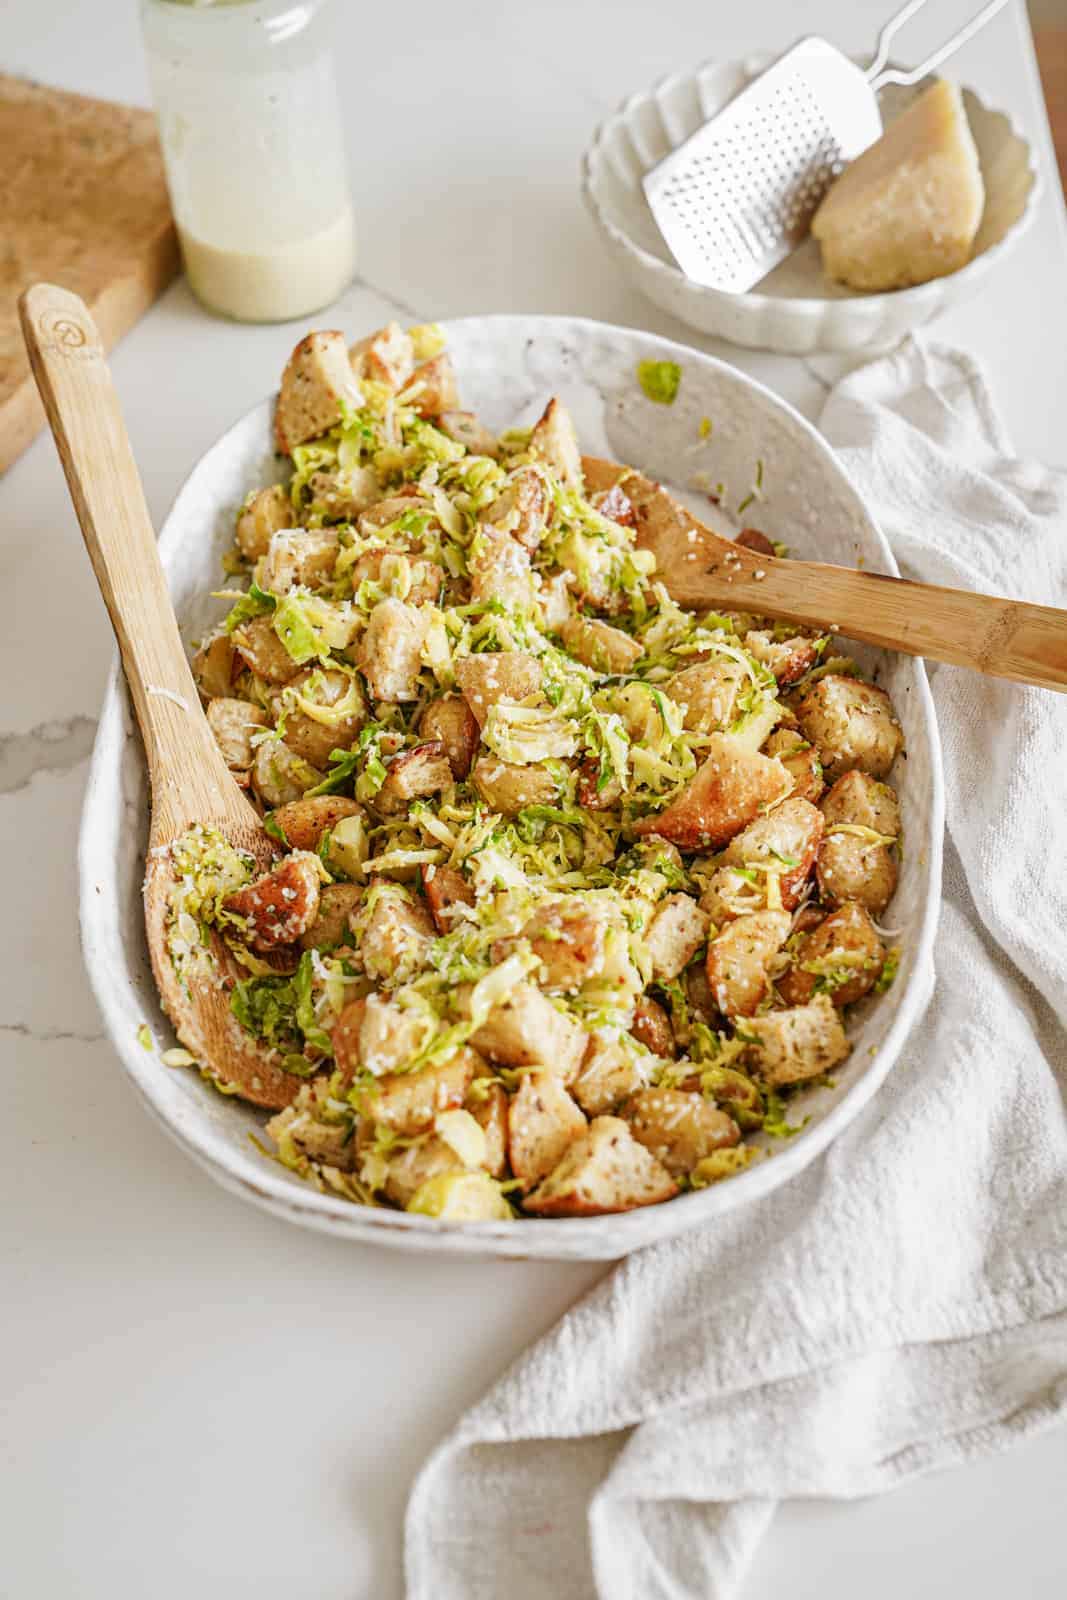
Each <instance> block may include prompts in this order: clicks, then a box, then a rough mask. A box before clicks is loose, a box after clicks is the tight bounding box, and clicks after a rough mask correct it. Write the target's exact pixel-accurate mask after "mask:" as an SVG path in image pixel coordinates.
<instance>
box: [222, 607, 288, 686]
mask: <svg viewBox="0 0 1067 1600" xmlns="http://www.w3.org/2000/svg"><path fill="white" fill-rule="evenodd" d="M230 637H231V639H232V640H233V645H234V648H235V649H236V651H237V653H238V655H239V656H240V658H241V660H242V661H243V662H244V664H245V666H246V667H247V668H248V670H249V672H254V673H255V675H256V677H257V678H262V679H263V681H264V683H273V684H284V683H292V681H293V679H294V678H295V677H296V675H297V673H298V672H299V671H300V670H301V669H300V665H299V663H298V662H296V661H294V660H293V658H292V656H291V655H290V654H289V652H288V650H287V649H286V648H285V646H284V645H283V644H282V641H281V640H280V639H279V638H278V635H277V634H276V633H275V631H274V623H273V622H272V621H271V619H270V617H250V618H249V620H248V621H247V622H242V623H241V624H240V625H239V626H238V627H236V628H235V629H234V630H233V633H232V634H231V635H230Z"/></svg>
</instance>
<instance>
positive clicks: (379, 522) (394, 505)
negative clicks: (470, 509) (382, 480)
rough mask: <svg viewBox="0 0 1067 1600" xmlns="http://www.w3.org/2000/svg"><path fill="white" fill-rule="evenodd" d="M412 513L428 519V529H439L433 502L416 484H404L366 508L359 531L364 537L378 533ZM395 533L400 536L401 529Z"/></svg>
mask: <svg viewBox="0 0 1067 1600" xmlns="http://www.w3.org/2000/svg"><path fill="white" fill-rule="evenodd" d="M412 511H414V512H418V513H419V514H420V515H421V516H426V517H428V518H429V523H428V528H431V529H434V530H436V529H438V528H439V527H440V523H439V522H438V521H437V513H436V511H435V510H434V505H433V501H432V500H428V499H427V498H426V496H425V495H424V494H423V493H422V491H421V490H420V489H419V487H418V485H417V484H414V483H405V484H401V486H400V487H399V488H398V489H397V490H396V491H395V493H393V494H387V495H383V496H382V498H381V499H380V500H376V501H375V503H374V505H372V506H368V508H367V510H366V511H364V512H363V514H362V516H361V517H360V519H359V531H360V533H362V534H364V535H367V534H372V533H380V532H381V531H382V530H383V529H385V528H388V527H389V526H390V524H391V523H394V522H399V521H400V519H401V518H402V517H405V516H407V515H408V513H409V512H412ZM396 532H397V533H398V534H401V533H402V532H403V529H401V528H397V529H396Z"/></svg>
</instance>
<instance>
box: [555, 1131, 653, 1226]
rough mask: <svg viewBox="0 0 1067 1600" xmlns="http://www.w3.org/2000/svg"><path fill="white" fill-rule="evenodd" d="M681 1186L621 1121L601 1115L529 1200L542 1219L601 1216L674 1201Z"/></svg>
mask: <svg viewBox="0 0 1067 1600" xmlns="http://www.w3.org/2000/svg"><path fill="white" fill-rule="evenodd" d="M677 1193H678V1185H677V1184H676V1183H675V1181H674V1179H673V1178H672V1177H671V1175H670V1173H669V1172H668V1171H667V1169H666V1168H665V1167H664V1166H662V1165H661V1163H660V1162H658V1161H657V1160H656V1158H655V1156H653V1155H650V1154H649V1152H648V1151H647V1150H646V1149H645V1147H644V1145H642V1144H639V1143H638V1141H637V1140H636V1139H635V1138H634V1136H633V1134H632V1133H631V1132H630V1129H629V1127H628V1126H627V1124H626V1123H625V1122H623V1121H622V1120H621V1119H620V1118H619V1117H597V1118H596V1119H595V1120H594V1121H593V1122H591V1123H590V1124H589V1128H588V1130H587V1131H586V1132H585V1133H584V1134H582V1135H581V1136H580V1137H579V1138H577V1139H575V1140H574V1142H573V1143H572V1144H570V1145H568V1147H567V1149H566V1151H565V1152H564V1155H563V1159H562V1160H561V1161H560V1163H559V1165H558V1166H557V1167H556V1168H555V1170H554V1171H552V1172H550V1173H549V1175H548V1177H547V1178H545V1179H543V1181H542V1182H541V1183H539V1184H538V1186H537V1188H536V1189H535V1190H534V1191H533V1193H532V1194H529V1195H527V1196H526V1200H525V1208H526V1210H527V1211H532V1212H533V1213H534V1214H535V1215H536V1216H541V1217H597V1216H603V1215H605V1214H606V1213H608V1212H614V1211H633V1210H635V1209H636V1207H638V1206H654V1205H658V1204H659V1203H660V1201H661V1200H671V1199H673V1197H674V1196H675V1195H676V1194H677Z"/></svg>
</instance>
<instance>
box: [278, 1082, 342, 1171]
mask: <svg viewBox="0 0 1067 1600" xmlns="http://www.w3.org/2000/svg"><path fill="white" fill-rule="evenodd" d="M315 1108H316V1102H315V1100H314V1098H312V1097H310V1096H309V1097H305V1092H304V1091H303V1090H302V1091H301V1094H300V1097H299V1099H298V1100H297V1102H296V1103H295V1104H294V1105H291V1106H287V1107H286V1108H285V1110H284V1111H280V1112H279V1113H278V1115H277V1116H276V1117H272V1118H271V1120H270V1121H269V1122H268V1123H267V1132H268V1133H269V1134H270V1136H271V1138H272V1139H274V1140H275V1142H276V1143H278V1144H281V1143H282V1142H283V1140H289V1141H291V1142H292V1144H293V1146H294V1147H295V1148H296V1150H298V1151H299V1153H300V1154H301V1155H303V1156H307V1158H308V1160H309V1161H315V1162H317V1163H318V1164H319V1165H320V1166H324V1167H336V1168H337V1170H338V1171H339V1172H351V1171H352V1170H353V1168H354V1167H355V1165H356V1141H355V1139H354V1138H353V1136H352V1135H353V1128H352V1125H351V1123H350V1122H349V1123H345V1122H339V1123H333V1122H320V1121H319V1120H318V1119H317V1117H316V1116H315V1114H314V1113H315Z"/></svg>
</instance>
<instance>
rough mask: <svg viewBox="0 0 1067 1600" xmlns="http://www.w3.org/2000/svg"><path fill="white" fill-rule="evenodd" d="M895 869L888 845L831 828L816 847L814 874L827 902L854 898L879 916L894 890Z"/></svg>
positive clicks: (833, 903) (872, 914)
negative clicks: (817, 856) (816, 858)
mask: <svg viewBox="0 0 1067 1600" xmlns="http://www.w3.org/2000/svg"><path fill="white" fill-rule="evenodd" d="M835 826H836V824H835ZM897 870H898V869H897V864H896V861H895V860H894V858H893V854H892V850H891V848H890V846H889V845H885V844H879V843H878V842H877V840H874V839H860V838H857V837H856V835H855V834H852V833H835V832H834V831H833V829H832V828H831V830H830V832H829V833H828V834H827V836H826V838H825V839H824V840H823V842H822V844H821V846H820V847H819V859H818V862H817V864H816V868H815V877H816V881H817V882H818V885H819V895H820V897H821V898H822V900H824V901H825V902H826V904H827V905H831V906H843V905H845V904H847V903H848V902H849V901H856V902H857V903H858V904H859V905H861V906H863V908H864V910H865V911H867V912H869V913H870V915H871V916H872V917H880V916H881V915H882V912H883V911H884V910H885V908H886V906H887V905H888V904H889V902H890V900H892V898H893V895H894V894H895V892H896V887H897Z"/></svg>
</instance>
